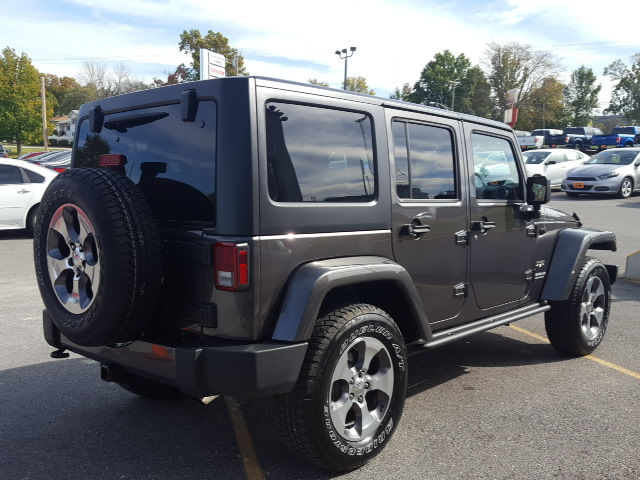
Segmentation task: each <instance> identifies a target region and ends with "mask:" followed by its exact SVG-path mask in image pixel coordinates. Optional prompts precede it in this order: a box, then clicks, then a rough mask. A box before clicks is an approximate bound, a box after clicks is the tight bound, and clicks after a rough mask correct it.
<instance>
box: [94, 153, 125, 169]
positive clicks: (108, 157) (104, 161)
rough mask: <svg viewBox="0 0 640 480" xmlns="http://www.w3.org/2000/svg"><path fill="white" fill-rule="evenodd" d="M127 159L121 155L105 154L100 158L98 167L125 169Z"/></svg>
mask: <svg viewBox="0 0 640 480" xmlns="http://www.w3.org/2000/svg"><path fill="white" fill-rule="evenodd" d="M126 161H127V158H126V157H125V156H124V155H122V154H121V153H104V154H102V155H99V156H98V165H100V166H101V167H123V166H124V164H125V163H126Z"/></svg>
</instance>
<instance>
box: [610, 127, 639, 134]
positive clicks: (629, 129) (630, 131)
mask: <svg viewBox="0 0 640 480" xmlns="http://www.w3.org/2000/svg"><path fill="white" fill-rule="evenodd" d="M619 133H622V134H625V135H635V134H636V131H635V128H633V127H615V128H614V129H612V130H611V134H612V135H617V134H619Z"/></svg>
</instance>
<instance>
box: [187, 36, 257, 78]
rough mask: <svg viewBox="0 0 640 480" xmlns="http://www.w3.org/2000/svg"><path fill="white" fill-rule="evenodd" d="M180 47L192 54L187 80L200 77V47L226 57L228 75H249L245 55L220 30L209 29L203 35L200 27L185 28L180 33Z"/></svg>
mask: <svg viewBox="0 0 640 480" xmlns="http://www.w3.org/2000/svg"><path fill="white" fill-rule="evenodd" d="M178 48H179V49H180V51H181V52H184V53H187V54H190V55H191V65H190V66H189V67H185V66H184V65H181V66H179V67H178V68H180V67H183V68H186V69H187V76H186V79H187V81H192V80H198V79H199V78H200V49H201V48H206V49H207V50H211V51H212V52H216V53H219V54H220V55H222V56H224V58H225V70H226V72H227V75H249V72H247V70H246V69H245V66H244V57H243V56H242V55H241V54H240V53H239V52H238V50H237V49H236V48H232V47H231V46H230V45H229V39H228V38H227V37H225V36H224V35H222V34H221V33H219V32H213V31H211V30H209V31H208V32H207V34H206V35H205V36H204V37H203V36H202V34H201V33H200V30H198V29H191V30H189V31H187V30H183V32H182V33H181V34H180V43H179V44H178Z"/></svg>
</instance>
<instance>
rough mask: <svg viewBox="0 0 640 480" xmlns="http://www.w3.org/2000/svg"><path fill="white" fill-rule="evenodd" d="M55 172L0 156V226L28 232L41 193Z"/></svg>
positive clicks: (33, 220)
mask: <svg viewBox="0 0 640 480" xmlns="http://www.w3.org/2000/svg"><path fill="white" fill-rule="evenodd" d="M56 175H58V172H56V171H55V170H51V169H49V168H45V167H41V166H39V165H34V164H32V163H28V162H25V161H24V160H13V159H9V158H0V230H9V229H14V228H26V229H27V230H29V232H32V231H33V225H34V222H35V219H36V213H37V212H38V205H39V204H40V199H41V198H42V194H43V193H44V191H45V190H46V189H47V187H48V186H49V183H50V182H51V180H53V179H54V178H55V176H56Z"/></svg>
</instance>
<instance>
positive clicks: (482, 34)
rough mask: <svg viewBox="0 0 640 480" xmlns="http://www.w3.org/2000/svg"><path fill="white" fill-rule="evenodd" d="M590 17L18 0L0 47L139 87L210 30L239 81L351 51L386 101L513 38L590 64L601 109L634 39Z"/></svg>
mask: <svg viewBox="0 0 640 480" xmlns="http://www.w3.org/2000/svg"><path fill="white" fill-rule="evenodd" d="M12 10H15V9H14V8H12ZM602 11H603V10H602V2H601V1H599V2H596V1H593V0H583V1H569V0H565V1H563V0H535V1H531V0H527V1H525V0H496V1H491V0H489V1H479V0H469V1H463V0H439V1H431V0H424V1H406V0H405V1H403V0H400V1H398V0H394V1H387V0H371V1H367V2H362V1H348V0H342V1H334V0H326V1H324V2H319V3H318V2H313V3H312V2H301V1H299V0H298V1H292V0H285V1H277V0H272V1H270V2H265V1H264V0H262V1H255V0H246V1H244V2H230V1H228V0H227V1H225V2H220V1H216V0H164V1H152V0H110V1H104V2H103V1H99V0H59V1H55V0H54V1H46V0H24V1H22V2H21V3H20V14H9V15H5V17H4V18H3V22H2V35H1V37H0V38H1V41H0V45H2V47H4V46H10V47H12V48H14V49H15V50H16V51H18V52H25V53H27V54H28V55H29V56H30V57H31V58H32V60H33V62H34V64H35V65H36V67H37V68H38V69H39V70H40V71H41V72H45V73H55V74H57V75H69V76H76V75H77V73H78V72H79V71H80V69H81V66H82V63H83V62H85V61H96V62H104V63H105V64H107V66H110V65H115V64H117V63H124V64H125V65H127V67H128V68H129V70H130V71H131V73H132V75H133V76H135V77H137V78H139V79H142V80H145V81H150V80H151V79H152V78H153V77H166V75H167V73H169V72H171V71H173V70H174V69H175V67H176V65H178V64H179V63H182V62H184V63H188V62H189V60H190V59H189V58H188V57H186V56H185V55H184V54H181V53H180V52H179V51H178V40H179V35H180V33H181V32H182V30H184V29H192V28H197V29H199V30H200V31H201V32H203V33H205V32H206V31H207V30H213V31H216V32H221V33H222V34H224V35H225V36H227V37H228V38H229V40H230V43H231V45H232V46H233V47H235V48H238V49H240V51H241V52H242V54H243V56H244V57H245V61H246V65H247V68H248V70H249V72H250V73H251V74H255V75H264V76H274V77H279V78H286V79H289V80H296V81H306V80H308V79H309V78H318V79H319V80H324V81H327V82H329V83H330V85H331V86H332V87H339V86H340V85H341V82H342V77H343V73H344V71H343V69H344V63H343V61H340V60H339V59H338V57H337V55H335V53H334V52H335V50H337V49H342V48H345V47H350V46H356V47H357V51H356V52H355V55H354V56H353V57H352V58H350V59H349V75H362V76H364V77H365V78H366V79H367V81H368V83H369V86H370V87H371V88H373V89H375V90H376V93H377V94H378V95H381V96H388V94H389V93H390V92H391V91H392V90H393V89H394V88H395V87H399V86H401V85H402V84H404V83H406V82H409V83H411V84H413V83H414V82H415V81H416V80H417V79H418V77H419V75H420V71H421V70H422V68H423V67H424V65H425V64H426V63H427V62H428V61H429V60H431V59H432V58H433V56H434V54H435V53H437V52H440V51H442V50H444V49H447V48H448V49H449V50H451V51H452V52H453V53H454V54H459V53H464V54H465V55H467V56H468V57H469V58H470V59H471V61H472V62H473V63H474V64H481V62H482V58H483V52H484V51H485V49H486V45H487V43H488V42H492V41H495V42H498V43H506V42H510V41H515V42H519V43H524V44H529V45H532V46H533V47H534V48H535V49H537V50H549V51H552V52H553V53H554V55H556V56H557V57H558V59H559V60H560V62H561V64H562V66H563V73H562V74H561V75H560V79H561V80H563V81H567V80H568V77H569V74H570V72H571V71H572V70H574V69H575V68H578V67H579V66H581V65H583V64H584V65H586V66H588V67H591V68H593V70H594V72H595V73H596V74H597V75H598V76H599V77H600V78H599V80H600V81H601V83H602V84H603V87H604V88H603V93H602V94H601V96H600V101H601V102H602V104H603V105H602V106H603V107H606V102H608V101H609V93H610V89H611V85H610V83H609V82H608V80H607V79H606V78H605V77H602V73H603V69H604V67H605V66H606V65H608V64H610V63H611V62H612V61H614V60H616V59H618V58H620V59H622V60H623V61H625V62H627V63H628V62H629V58H630V56H631V55H633V54H634V53H638V52H640V40H638V39H637V38H638V37H637V33H636V28H635V27H634V26H633V23H632V20H631V19H629V21H628V25H625V23H627V22H625V21H624V20H618V21H617V23H613V22H609V21H606V22H603V20H602V15H603V14H602ZM604 11H606V7H605V9H604Z"/></svg>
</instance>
